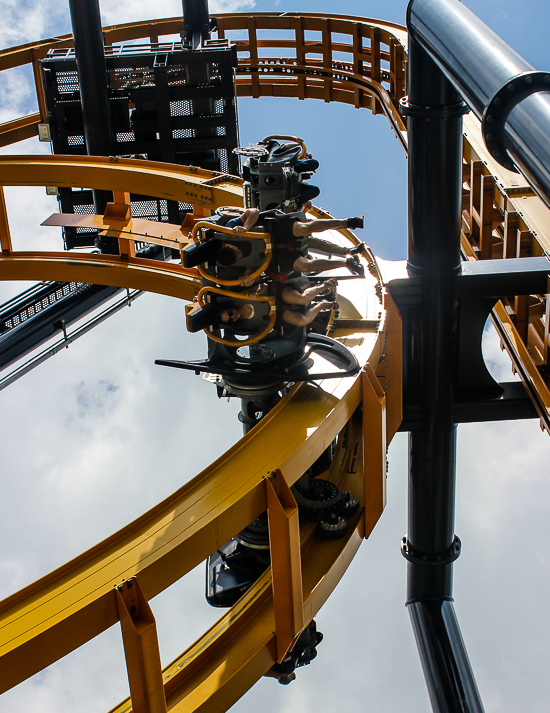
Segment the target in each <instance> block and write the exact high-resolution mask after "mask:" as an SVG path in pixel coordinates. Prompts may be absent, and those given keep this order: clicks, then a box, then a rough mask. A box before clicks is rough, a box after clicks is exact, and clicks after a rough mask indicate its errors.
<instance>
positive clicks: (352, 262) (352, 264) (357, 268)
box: [346, 257, 365, 277]
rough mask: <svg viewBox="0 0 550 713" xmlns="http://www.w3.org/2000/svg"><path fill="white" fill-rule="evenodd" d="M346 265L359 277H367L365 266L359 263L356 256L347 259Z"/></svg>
mask: <svg viewBox="0 0 550 713" xmlns="http://www.w3.org/2000/svg"><path fill="white" fill-rule="evenodd" d="M346 267H347V268H348V270H349V271H350V272H352V273H353V274H354V275H357V276H358V277H365V268H364V267H363V265H361V264H360V263H359V261H358V260H357V258H356V257H349V258H348V259H347V260H346Z"/></svg>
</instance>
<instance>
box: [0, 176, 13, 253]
mask: <svg viewBox="0 0 550 713" xmlns="http://www.w3.org/2000/svg"><path fill="white" fill-rule="evenodd" d="M0 247H1V248H2V253H3V254H4V255H9V253H11V251H12V244H11V233H10V224H9V221H8V211H7V208H6V199H5V198H4V189H3V188H2V187H1V186H0Z"/></svg>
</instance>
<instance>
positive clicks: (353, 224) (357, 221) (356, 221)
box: [346, 215, 365, 229]
mask: <svg viewBox="0 0 550 713" xmlns="http://www.w3.org/2000/svg"><path fill="white" fill-rule="evenodd" d="M364 220H365V217H364V216H363V215H356V216H355V217H354V218H347V219H346V227H347V228H352V229H353V228H362V227H363V223H364Z"/></svg>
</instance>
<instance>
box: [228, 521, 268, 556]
mask: <svg viewBox="0 0 550 713" xmlns="http://www.w3.org/2000/svg"><path fill="white" fill-rule="evenodd" d="M235 539H236V540H237V542H239V543H240V544H241V545H243V546H244V547H252V548H253V549H260V550H263V549H269V527H268V522H267V517H266V516H265V515H260V517H258V518H256V520H252V522H251V523H250V525H248V526H247V527H245V528H244V530H241V531H240V532H239V534H238V535H237V536H236V537H235Z"/></svg>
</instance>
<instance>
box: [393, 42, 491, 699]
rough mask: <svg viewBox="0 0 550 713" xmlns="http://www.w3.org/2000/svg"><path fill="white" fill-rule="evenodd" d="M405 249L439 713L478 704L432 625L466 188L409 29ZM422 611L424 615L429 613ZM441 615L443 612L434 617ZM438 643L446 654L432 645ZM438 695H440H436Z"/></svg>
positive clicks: (441, 80)
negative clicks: (414, 289) (417, 293)
mask: <svg viewBox="0 0 550 713" xmlns="http://www.w3.org/2000/svg"><path fill="white" fill-rule="evenodd" d="M409 30H410V31H409V68H408V83H409V84H408V101H407V102H406V103H405V106H404V113H406V115H407V122H408V137H409V160H408V170H409V256H408V271H409V275H410V276H411V277H416V278H420V282H421V304H419V305H418V306H416V307H414V308H411V309H410V312H409V317H410V318H409V320H408V325H407V329H408V330H409V333H408V334H407V335H406V336H405V338H404V342H405V343H407V344H408V347H407V348H408V349H409V350H410V353H409V355H408V357H407V362H408V363H409V368H410V370H411V372H412V373H410V374H409V375H408V379H407V381H408V384H409V386H408V388H409V389H410V391H411V393H410V394H408V395H407V398H411V399H412V401H411V402H412V403H415V404H418V405H419V409H420V412H419V427H418V428H417V429H416V430H414V431H413V432H411V433H410V435H409V502H408V534H407V538H406V539H405V542H404V543H403V554H404V556H405V557H406V558H407V560H408V566H407V569H408V582H407V605H408V607H409V611H410V613H411V620H412V623H413V628H414V631H415V636H416V639H417V642H418V647H419V653H420V656H421V659H422V665H423V669H424V673H425V676H426V681H427V685H428V689H429V691H430V695H431V700H432V706H433V708H434V711H436V712H437V713H459V712H460V713H464V711H472V712H473V711H476V713H477V712H478V711H482V704H481V701H480V700H479V695H478V693H477V688H476V686H475V683H474V684H473V685H472V682H473V674H472V672H471V669H470V667H469V664H468V657H467V655H466V652H465V649H464V644H463V642H462V638H461V636H460V634H459V632H458V624H456V620H454V619H453V621H454V622H455V624H456V627H455V633H456V635H450V633H449V631H448V630H447V628H445V626H443V625H439V624H438V625H437V626H436V625H435V624H434V621H435V619H437V616H436V614H433V616H432V617H431V618H430V617H429V616H428V613H432V610H435V612H442V611H445V612H447V611H448V605H449V604H450V602H451V601H452V566H453V565H452V563H453V561H454V559H456V557H457V556H458V554H459V552H460V544H459V541H458V540H457V539H456V538H455V536H454V506H455V470H456V424H455V423H454V421H453V395H454V384H455V379H456V372H457V368H456V367H457V353H458V342H457V327H458V302H457V298H456V295H455V279H456V276H457V275H458V274H459V273H460V219H461V192H462V191H461V188H462V114H463V113H464V105H463V102H462V98H461V96H460V94H459V93H458V92H457V90H456V89H455V87H454V86H453V85H452V84H451V82H450V81H449V80H448V79H447V78H446V76H445V75H444V74H443V72H442V71H441V69H440V68H439V67H438V66H437V65H436V64H435V62H434V61H433V60H432V59H431V57H430V56H429V55H428V53H427V52H426V51H425V50H424V49H423V48H422V47H421V46H420V44H419V43H418V42H417V41H416V37H415V34H414V31H412V30H411V28H409ZM427 612H428V613H427ZM440 618H441V617H440ZM442 650H444V651H445V655H444V656H439V655H435V654H433V652H440V651H442ZM441 691H443V692H444V693H443V694H441V695H440V692H441Z"/></svg>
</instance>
